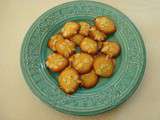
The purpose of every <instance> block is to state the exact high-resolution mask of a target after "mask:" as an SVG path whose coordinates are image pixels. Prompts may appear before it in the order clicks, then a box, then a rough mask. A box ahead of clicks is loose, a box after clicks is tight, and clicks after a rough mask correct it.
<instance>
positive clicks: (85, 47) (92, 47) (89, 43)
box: [80, 37, 98, 54]
mask: <svg viewBox="0 0 160 120" xmlns="http://www.w3.org/2000/svg"><path fill="white" fill-rule="evenodd" d="M80 48H81V50H82V51H84V52H86V53H89V54H95V53H96V52H97V50H98V46H97V42H96V41H94V40H93V39H91V38H89V37H85V38H84V39H83V40H82V42H81V44H80Z"/></svg>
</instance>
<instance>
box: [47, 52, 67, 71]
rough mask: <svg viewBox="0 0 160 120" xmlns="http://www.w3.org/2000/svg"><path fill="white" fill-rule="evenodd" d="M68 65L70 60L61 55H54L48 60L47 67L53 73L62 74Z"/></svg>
mask: <svg viewBox="0 0 160 120" xmlns="http://www.w3.org/2000/svg"><path fill="white" fill-rule="evenodd" d="M67 65H68V60H67V59H66V58H65V57H63V56H62V55H60V54H57V53H53V54H52V55H49V56H48V58H47V60H46V66H47V67H48V68H49V69H50V70H51V71H53V72H60V71H61V70H63V69H64V68H65V67H66V66H67Z"/></svg>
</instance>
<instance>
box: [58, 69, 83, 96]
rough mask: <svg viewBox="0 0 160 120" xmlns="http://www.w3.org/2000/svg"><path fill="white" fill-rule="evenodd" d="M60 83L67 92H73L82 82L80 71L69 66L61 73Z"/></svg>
mask: <svg viewBox="0 0 160 120" xmlns="http://www.w3.org/2000/svg"><path fill="white" fill-rule="evenodd" d="M58 83H59V86H60V88H61V89H62V90H63V91H64V92H65V93H67V94H73V93H74V92H75V91H76V90H77V89H78V87H79V84H80V80H79V75H78V72H77V71H76V70H75V69H73V68H72V67H67V68H66V69H64V70H63V71H62V72H61V73H60V75H59V77H58Z"/></svg>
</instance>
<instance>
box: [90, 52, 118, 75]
mask: <svg viewBox="0 0 160 120" xmlns="http://www.w3.org/2000/svg"><path fill="white" fill-rule="evenodd" d="M93 67H94V70H95V72H96V74H97V75H99V76H102V77H110V76H111V75H112V74H113V72H114V68H115V61H114V60H113V59H111V58H109V57H106V56H105V55H100V56H97V57H96V58H95V59H94V62H93Z"/></svg>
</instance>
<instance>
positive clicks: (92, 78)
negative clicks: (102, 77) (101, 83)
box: [80, 70, 98, 88]
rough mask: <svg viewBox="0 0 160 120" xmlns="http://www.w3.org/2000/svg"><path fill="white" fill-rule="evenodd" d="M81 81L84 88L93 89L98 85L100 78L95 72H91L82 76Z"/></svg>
mask: <svg viewBox="0 0 160 120" xmlns="http://www.w3.org/2000/svg"><path fill="white" fill-rule="evenodd" d="M80 79H81V85H82V86H83V87H84V88H92V87H94V86H96V84H97V82H98V76H97V75H96V73H95V72H94V70H92V71H91V72H89V73H87V74H83V75H81V76H80Z"/></svg>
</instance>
